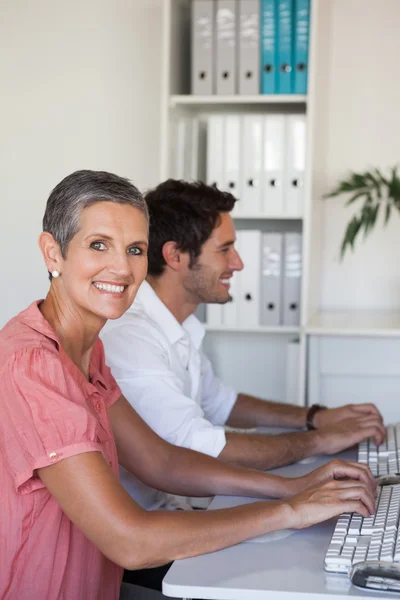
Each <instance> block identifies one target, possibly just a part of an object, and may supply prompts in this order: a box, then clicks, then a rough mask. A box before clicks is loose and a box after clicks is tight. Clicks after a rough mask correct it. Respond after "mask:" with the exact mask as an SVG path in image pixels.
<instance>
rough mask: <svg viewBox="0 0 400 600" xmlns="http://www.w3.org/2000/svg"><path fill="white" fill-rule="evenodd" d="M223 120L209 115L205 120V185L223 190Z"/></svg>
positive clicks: (220, 117)
mask: <svg viewBox="0 0 400 600" xmlns="http://www.w3.org/2000/svg"><path fill="white" fill-rule="evenodd" d="M224 120H225V118H224V117H223V116H222V115H211V116H209V117H208V119H207V159H206V163H207V168H206V170H207V175H206V179H207V184H208V185H215V186H216V187H217V188H219V189H223V186H224V184H225V179H224V162H225V161H224V151H225V145H224V132H225V123H224Z"/></svg>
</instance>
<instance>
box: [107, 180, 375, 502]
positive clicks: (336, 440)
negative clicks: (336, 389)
mask: <svg viewBox="0 0 400 600" xmlns="http://www.w3.org/2000/svg"><path fill="white" fill-rule="evenodd" d="M145 199H146V202H147V206H148V210H149V215H150V239H149V242H150V243H149V246H150V248H149V261H148V262H149V264H148V277H147V281H145V282H144V283H143V284H142V286H141V288H140V290H139V292H138V294H137V297H136V300H135V302H134V303H133V305H132V307H131V308H130V309H129V310H128V311H127V312H126V313H125V314H124V315H123V316H122V317H121V318H120V319H118V320H117V321H109V322H108V324H107V326H106V328H105V333H104V335H103V342H104V345H105V350H106V356H107V363H108V364H109V366H110V367H111V369H112V373H113V375H114V377H115V378H116V379H117V381H118V384H119V385H120V387H121V389H122V391H123V393H124V395H125V397H126V398H127V399H128V400H129V402H130V403H131V404H132V405H133V407H134V408H135V409H136V410H137V412H138V413H139V414H140V415H141V416H142V418H143V419H144V420H145V421H146V422H147V423H148V424H149V425H150V426H151V427H152V428H153V429H154V430H155V431H156V432H157V433H158V434H159V435H160V436H162V437H163V438H165V439H166V440H167V441H169V442H171V443H173V444H176V445H180V446H184V447H187V448H191V449H193V450H198V451H200V452H203V453H205V454H209V455H211V456H214V457H217V456H218V457H219V458H220V459H221V460H224V461H228V462H232V463H236V464H239V465H243V466H246V467H253V468H256V469H270V468H274V467H278V466H283V465H286V464H288V463H291V462H293V461H296V460H300V459H303V458H306V457H308V456H311V455H313V454H320V453H326V454H335V453H337V452H340V451H342V450H344V449H345V448H348V447H350V446H353V445H354V444H357V443H358V442H360V441H361V440H363V439H365V438H368V437H373V438H374V439H375V441H376V443H377V444H379V443H381V442H382V440H383V437H384V428H383V424H382V418H381V415H380V414H379V412H378V410H377V409H376V407H375V406H374V405H372V404H359V405H347V406H343V407H340V408H335V409H325V410H321V407H318V406H314V407H312V408H311V409H309V408H305V407H300V406H291V405H288V404H282V403H278V402H269V401H265V400H261V399H260V398H255V397H253V396H249V395H247V394H244V393H239V394H237V393H236V392H235V391H234V390H233V389H232V388H231V387H229V386H227V385H225V384H224V383H223V382H222V381H220V380H219V379H218V378H217V377H216V376H215V374H214V372H213V369H212V366H211V363H210V361H209V360H208V359H207V357H206V356H205V354H204V353H203V352H202V341H203V337H204V328H203V326H202V324H201V323H200V322H199V321H198V319H197V318H196V317H195V316H194V312H195V311H196V309H197V307H198V305H199V304H200V303H202V302H204V303H220V304H224V303H226V302H228V301H229V299H230V296H229V281H230V279H231V277H232V275H233V273H234V272H235V271H240V270H241V269H242V268H243V263H242V261H241V259H240V256H239V255H238V253H237V251H236V250H235V229H234V225H233V221H232V218H231V216H230V214H229V213H230V211H231V210H232V208H233V206H234V204H235V198H234V197H233V196H232V195H231V194H229V193H226V192H221V191H219V190H218V189H217V188H215V187H209V186H206V185H205V184H203V183H187V182H184V181H175V180H171V179H170V180H168V181H166V182H164V183H162V184H160V185H159V186H158V187H156V188H155V189H154V190H152V191H150V192H148V194H147V196H146V198H145ZM307 421H308V425H309V426H310V427H314V428H315V429H312V430H311V431H304V430H303V431H297V432H292V433H287V434H283V435H276V436H267V435H263V434H261V433H256V434H246V433H242V432H227V431H226V430H225V429H224V426H225V425H229V426H232V427H236V428H238V427H239V428H240V427H252V426H268V425H273V426H281V427H292V428H299V429H304V428H305V426H306V424H307ZM121 475H122V476H121V479H122V482H123V483H124V485H125V487H126V488H127V490H128V492H129V493H131V494H132V495H133V496H134V498H135V499H136V500H137V501H138V502H139V503H141V504H142V505H143V506H144V507H145V508H150V509H154V508H160V507H163V506H166V505H168V503H169V502H170V499H169V498H167V497H166V495H165V494H163V493H161V492H157V491H155V490H152V489H150V488H148V487H145V486H144V485H143V484H141V483H140V482H138V481H137V480H135V478H134V477H133V476H132V475H130V474H129V473H127V472H123V473H122V474H121ZM193 476H194V477H195V476H196V475H195V473H194V474H193Z"/></svg>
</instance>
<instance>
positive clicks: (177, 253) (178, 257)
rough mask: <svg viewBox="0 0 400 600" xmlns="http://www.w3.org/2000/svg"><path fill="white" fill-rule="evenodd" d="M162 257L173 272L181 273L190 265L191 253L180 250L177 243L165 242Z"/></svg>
mask: <svg viewBox="0 0 400 600" xmlns="http://www.w3.org/2000/svg"><path fill="white" fill-rule="evenodd" d="M162 255H163V258H164V260H165V262H166V263H167V265H168V266H169V267H170V269H172V270H173V271H181V270H182V269H183V268H185V267H187V266H188V265H189V253H188V252H182V250H179V248H178V247H177V244H176V242H165V244H164V246H163V248H162Z"/></svg>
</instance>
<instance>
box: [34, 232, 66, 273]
mask: <svg viewBox="0 0 400 600" xmlns="http://www.w3.org/2000/svg"><path fill="white" fill-rule="evenodd" d="M38 243H39V248H40V251H41V253H42V254H43V258H44V262H45V263H46V267H47V270H48V271H49V272H50V273H51V272H52V271H58V272H61V271H62V264H61V263H62V260H63V259H62V255H61V250H60V246H59V245H58V244H57V242H56V241H55V239H54V238H53V235H52V234H51V233H49V232H48V231H43V232H42V233H41V234H40V236H39V240H38Z"/></svg>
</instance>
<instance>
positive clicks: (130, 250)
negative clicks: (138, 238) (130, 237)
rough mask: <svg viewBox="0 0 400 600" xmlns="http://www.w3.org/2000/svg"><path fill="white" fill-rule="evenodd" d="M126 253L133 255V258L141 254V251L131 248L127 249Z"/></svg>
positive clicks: (134, 247)
mask: <svg viewBox="0 0 400 600" xmlns="http://www.w3.org/2000/svg"><path fill="white" fill-rule="evenodd" d="M128 253H129V254H133V255H134V256H138V255H139V254H143V252H142V250H141V249H140V248H138V247H137V246H132V248H129V250H128Z"/></svg>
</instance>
